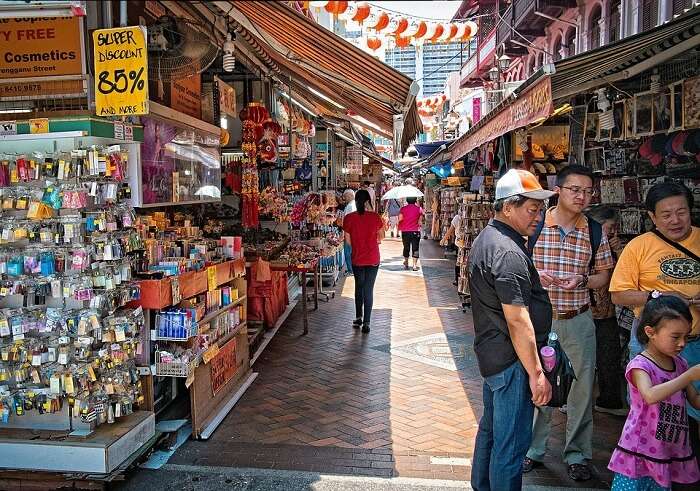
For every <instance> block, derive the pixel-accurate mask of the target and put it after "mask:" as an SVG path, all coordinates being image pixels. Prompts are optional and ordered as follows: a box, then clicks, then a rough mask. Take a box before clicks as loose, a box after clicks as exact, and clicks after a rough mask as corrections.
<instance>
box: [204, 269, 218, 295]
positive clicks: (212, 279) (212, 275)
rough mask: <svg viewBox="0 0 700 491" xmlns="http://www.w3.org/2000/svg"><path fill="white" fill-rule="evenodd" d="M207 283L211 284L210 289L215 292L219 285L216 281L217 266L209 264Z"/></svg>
mask: <svg viewBox="0 0 700 491" xmlns="http://www.w3.org/2000/svg"><path fill="white" fill-rule="evenodd" d="M207 285H208V286H209V291H210V292H213V291H214V290H216V287H217V286H218V284H217V281H216V266H209V267H208V268H207Z"/></svg>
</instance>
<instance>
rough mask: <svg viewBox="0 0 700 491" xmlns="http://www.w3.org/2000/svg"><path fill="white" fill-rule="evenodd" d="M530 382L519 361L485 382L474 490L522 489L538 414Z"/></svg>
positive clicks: (500, 490)
mask: <svg viewBox="0 0 700 491" xmlns="http://www.w3.org/2000/svg"><path fill="white" fill-rule="evenodd" d="M528 380H529V379H528V376H527V373H526V372H525V369H524V368H523V366H522V365H521V364H520V362H519V361H517V362H515V363H513V364H512V365H511V366H509V367H508V368H506V369H505V370H503V371H502V372H500V373H497V374H496V375H492V376H490V377H486V379H485V380H484V395H483V397H484V415H483V416H482V417H481V421H480V422H479V431H478V432H477V434H476V443H475V446H474V461H473V462H472V476H471V485H472V487H473V488H474V490H475V491H511V490H512V491H516V490H520V489H521V488H522V481H523V471H522V469H523V459H524V458H525V453H526V452H527V449H528V448H529V447H530V441H531V440H532V418H533V416H534V411H535V406H534V405H533V404H532V394H531V393H530V384H529V381H528Z"/></svg>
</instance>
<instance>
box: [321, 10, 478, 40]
mask: <svg viewBox="0 0 700 491" xmlns="http://www.w3.org/2000/svg"><path fill="white" fill-rule="evenodd" d="M308 4H309V6H310V7H312V8H314V9H315V10H316V12H317V13H318V12H320V11H321V10H322V9H323V10H325V11H326V12H328V13H329V14H331V15H333V17H334V18H335V19H337V18H339V17H340V18H342V19H344V20H350V21H353V22H357V23H359V24H360V25H361V26H362V27H363V29H364V30H366V31H367V34H368V36H367V47H368V48H369V49H371V50H373V51H376V50H378V49H379V48H381V47H382V45H383V44H384V40H383V39H382V38H381V37H380V36H379V35H380V34H381V35H386V36H390V37H393V38H394V43H395V45H396V46H398V47H400V48H404V47H407V46H409V45H410V44H416V45H420V44H422V43H425V42H430V43H463V42H468V41H469V40H470V39H471V38H472V37H474V36H475V35H476V32H477V29H478V26H477V24H476V22H474V21H466V22H437V21H436V22H432V21H425V20H420V19H418V18H415V17H412V16H410V15H398V14H392V13H389V12H386V11H384V10H382V9H381V8H379V7H375V6H374V5H369V4H368V3H367V2H346V1H320V2H308Z"/></svg>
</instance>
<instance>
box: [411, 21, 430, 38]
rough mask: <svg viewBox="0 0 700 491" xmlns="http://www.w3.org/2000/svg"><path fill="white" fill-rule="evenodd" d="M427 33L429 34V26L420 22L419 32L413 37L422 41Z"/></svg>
mask: <svg viewBox="0 0 700 491" xmlns="http://www.w3.org/2000/svg"><path fill="white" fill-rule="evenodd" d="M427 33H428V24H426V22H425V21H420V22H418V30H417V31H416V33H415V34H414V35H413V37H414V38H416V39H421V38H422V37H423V36H425V35H426V34H427Z"/></svg>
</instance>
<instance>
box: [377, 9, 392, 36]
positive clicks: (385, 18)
mask: <svg viewBox="0 0 700 491" xmlns="http://www.w3.org/2000/svg"><path fill="white" fill-rule="evenodd" d="M388 25H389V14H387V13H386V12H382V13H381V14H379V21H378V22H377V25H376V26H375V28H374V30H375V31H377V32H381V31H382V29H386V27H387V26H388Z"/></svg>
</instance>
